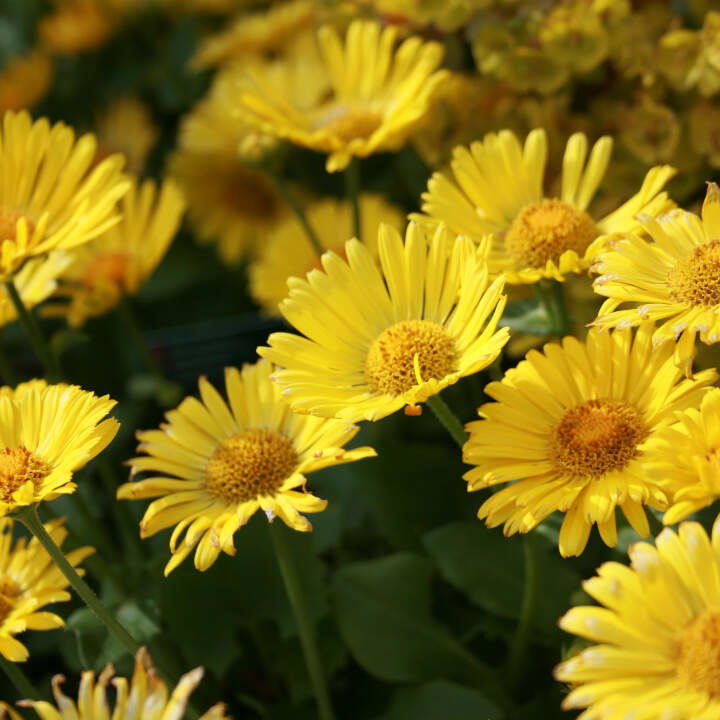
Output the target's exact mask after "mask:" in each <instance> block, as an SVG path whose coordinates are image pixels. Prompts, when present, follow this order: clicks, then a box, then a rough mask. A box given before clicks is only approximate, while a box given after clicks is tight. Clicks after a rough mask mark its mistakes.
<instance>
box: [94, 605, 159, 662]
mask: <svg viewBox="0 0 720 720" xmlns="http://www.w3.org/2000/svg"><path fill="white" fill-rule="evenodd" d="M115 616H116V618H117V620H118V622H119V623H120V624H121V625H122V626H123V627H124V628H125V629H126V630H127V631H128V632H129V633H130V634H131V635H132V636H133V638H135V640H137V642H138V643H140V645H147V644H149V642H150V641H151V640H152V639H153V638H154V637H155V636H156V635H157V634H158V633H159V632H160V628H159V626H158V625H157V623H156V622H155V621H154V620H153V619H152V618H151V617H150V616H149V615H148V614H147V613H146V612H144V611H143V610H141V609H140V607H139V606H138V605H137V604H136V603H134V602H126V603H123V604H122V605H121V606H120V608H119V609H118V611H117V613H116V615H115ZM126 653H127V650H126V649H125V647H124V645H122V644H121V643H120V641H119V640H118V639H117V638H116V637H115V636H114V635H108V636H107V638H106V640H105V642H104V643H103V646H102V649H101V650H100V655H99V657H98V658H97V660H96V664H97V665H98V666H100V667H102V666H104V665H105V664H107V663H109V662H116V661H117V660H118V659H119V658H121V657H122V656H123V655H125V654H126Z"/></svg>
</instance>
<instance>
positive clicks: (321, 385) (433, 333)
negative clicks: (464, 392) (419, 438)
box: [258, 223, 508, 422]
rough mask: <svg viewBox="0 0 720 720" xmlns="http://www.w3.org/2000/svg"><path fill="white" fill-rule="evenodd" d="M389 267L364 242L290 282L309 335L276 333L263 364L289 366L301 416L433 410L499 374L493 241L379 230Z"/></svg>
mask: <svg viewBox="0 0 720 720" xmlns="http://www.w3.org/2000/svg"><path fill="white" fill-rule="evenodd" d="M378 250H379V256H380V267H378V263H377V262H376V261H375V260H374V259H373V257H372V255H371V253H370V251H369V250H368V248H367V247H366V246H365V245H363V244H362V243H360V242H358V241H357V240H354V239H353V240H349V241H348V242H347V243H346V244H345V252H344V255H345V257H346V258H347V260H345V259H343V258H341V257H340V256H339V255H337V254H335V253H332V252H327V253H325V254H324V255H323V256H322V266H323V270H324V272H322V271H320V270H313V271H312V272H310V273H308V275H307V280H301V279H299V278H291V279H290V280H289V281H288V286H289V288H290V294H289V297H288V298H287V299H286V300H285V301H283V302H282V303H281V304H280V312H281V313H282V314H283V315H284V316H285V319H286V320H287V321H288V322H289V323H290V324H291V325H293V326H294V327H295V328H296V329H297V330H299V331H300V332H301V333H302V334H303V335H304V336H305V337H302V336H298V335H294V334H290V333H273V334H272V335H270V337H269V339H268V344H269V347H263V348H259V349H258V353H260V355H262V356H264V357H267V358H269V359H270V360H272V361H273V362H274V363H276V364H277V365H279V366H281V368H282V369H281V370H279V371H278V372H277V374H276V378H277V382H278V383H279V384H280V385H281V386H282V387H283V388H284V389H285V392H286V394H287V396H288V400H289V402H290V404H291V405H292V407H293V409H294V410H296V411H299V412H308V413H311V414H313V415H320V416H322V417H337V418H342V419H344V420H348V421H350V422H356V421H358V420H379V419H380V418H383V417H385V416H386V415H390V414H391V413H393V412H395V411H396V410H399V409H400V408H402V407H404V406H406V405H415V404H417V403H422V402H425V401H426V400H427V399H428V398H429V397H430V396H431V395H436V394H437V393H439V392H440V391H441V390H442V389H443V388H446V387H448V386H449V385H452V384H454V383H456V382H457V381H458V380H459V379H460V378H461V377H464V376H466V375H472V374H473V373H476V372H479V371H480V370H482V369H483V368H485V367H487V366H488V365H490V364H491V363H492V362H493V360H495V358H496V357H497V356H498V355H499V353H500V351H501V350H502V348H503V346H504V345H505V343H506V342H507V340H508V329H507V328H502V329H500V330H497V324H498V322H499V320H500V317H501V315H502V313H503V309H504V308H505V301H506V297H505V295H503V294H502V293H503V286H504V281H503V279H502V278H498V279H496V280H495V281H494V282H493V283H492V284H490V282H489V280H488V271H487V263H486V255H487V243H485V244H484V245H481V247H480V248H476V247H475V245H474V244H473V243H472V241H471V240H469V239H467V238H458V239H455V238H454V237H453V236H451V235H450V234H449V233H447V232H446V231H445V229H444V228H439V229H438V230H437V231H436V232H435V233H434V235H432V236H431V237H428V236H427V235H426V234H425V233H424V232H423V230H421V229H420V228H419V227H418V226H416V225H415V224H414V223H411V224H410V225H409V226H408V229H407V232H406V236H405V242H404V243H403V239H402V237H401V236H400V234H399V233H398V232H397V230H395V229H393V228H391V227H389V226H388V225H381V226H380V231H379V233H378Z"/></svg>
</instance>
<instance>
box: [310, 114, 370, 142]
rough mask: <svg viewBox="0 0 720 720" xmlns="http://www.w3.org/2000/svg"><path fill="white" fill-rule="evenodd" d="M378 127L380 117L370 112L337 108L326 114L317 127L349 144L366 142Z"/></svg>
mask: <svg viewBox="0 0 720 720" xmlns="http://www.w3.org/2000/svg"><path fill="white" fill-rule="evenodd" d="M380 125H382V116H381V115H379V114H378V113H376V112H374V111H372V110H363V109H361V108H357V109H354V110H353V109H349V108H344V107H338V108H333V109H332V111H330V112H328V113H327V114H326V115H325V116H324V117H323V118H322V119H321V121H320V122H319V123H318V125H317V127H318V128H321V129H323V130H327V131H328V132H329V133H331V134H332V135H335V136H337V137H338V138H340V140H342V142H344V143H349V142H351V141H352V140H366V139H367V138H369V137H370V136H371V135H372V134H373V133H374V132H375V131H376V130H377V129H378V128H379V127H380Z"/></svg>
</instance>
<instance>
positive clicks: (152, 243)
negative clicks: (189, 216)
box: [54, 180, 185, 327]
mask: <svg viewBox="0 0 720 720" xmlns="http://www.w3.org/2000/svg"><path fill="white" fill-rule="evenodd" d="M184 207H185V205H184V201H183V197H182V193H181V192H180V190H179V188H178V187H177V185H176V184H175V183H174V182H172V181H171V180H166V181H165V182H164V183H163V185H162V187H161V188H160V189H159V191H158V188H157V187H156V185H155V183H154V182H153V181H152V180H145V181H144V182H143V183H142V184H140V185H138V184H133V187H132V189H131V190H130V192H129V193H127V194H126V195H125V196H124V197H123V199H122V201H121V209H122V219H121V220H120V222H119V223H118V224H117V225H113V226H112V227H111V228H110V229H109V230H107V231H106V232H105V233H103V234H102V235H101V236H100V237H99V238H97V239H95V240H92V241H90V242H89V243H85V244H84V245H81V246H80V247H78V248H76V249H75V250H74V251H72V258H73V263H72V265H71V267H70V268H68V270H66V271H65V273H64V274H63V277H62V282H61V288H60V291H59V292H60V294H62V295H64V296H68V297H69V301H70V302H69V305H63V306H61V308H54V310H60V311H62V313H63V314H64V315H66V317H67V320H68V323H69V324H70V325H71V326H73V327H77V326H80V325H82V324H83V323H84V322H85V320H87V318H88V317H93V316H96V315H102V314H104V313H105V312H107V311H108V310H110V309H111V308H113V307H115V305H117V303H118V302H120V300H121V299H122V297H123V296H126V295H134V294H135V293H136V292H137V291H138V290H139V289H140V288H141V287H142V285H143V284H144V283H145V282H146V281H147V280H148V278H149V277H150V275H152V273H153V272H154V271H155V268H156V267H157V266H158V265H159V263H160V261H161V260H162V259H163V257H164V256H165V253H166V252H167V249H168V247H169V246H170V243H171V242H172V239H173V238H174V237H175V233H176V232H177V229H178V226H179V225H180V219H181V217H182V213H183V210H184Z"/></svg>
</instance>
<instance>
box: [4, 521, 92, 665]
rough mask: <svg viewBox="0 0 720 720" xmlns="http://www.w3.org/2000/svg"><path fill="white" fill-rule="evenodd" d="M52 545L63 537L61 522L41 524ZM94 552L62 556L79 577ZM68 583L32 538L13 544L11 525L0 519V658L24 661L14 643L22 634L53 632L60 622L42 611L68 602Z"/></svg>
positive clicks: (23, 654)
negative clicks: (89, 556)
mask: <svg viewBox="0 0 720 720" xmlns="http://www.w3.org/2000/svg"><path fill="white" fill-rule="evenodd" d="M45 530H46V531H47V533H48V534H49V535H50V537H51V538H52V539H53V541H54V542H55V544H56V545H58V546H61V545H62V544H63V542H64V541H65V538H66V537H67V534H68V532H67V530H66V528H65V525H64V520H62V519H56V520H52V521H51V522H49V523H46V524H45ZM93 552H94V550H93V548H91V547H81V548H78V549H77V550H72V551H70V552H68V553H66V554H65V558H66V559H67V561H68V562H69V563H70V564H71V565H72V566H73V567H74V568H75V569H76V570H77V572H78V573H79V574H80V575H82V574H83V570H82V569H81V568H79V567H78V565H79V564H80V563H81V562H82V561H83V560H84V559H85V558H86V557H87V556H88V555H91V554H92V553H93ZM67 586H68V581H67V580H66V578H65V576H64V575H63V574H62V572H60V570H59V569H58V567H57V566H56V565H55V563H54V562H53V561H52V560H51V559H50V556H49V555H48V554H47V552H46V551H45V550H44V549H43V547H42V545H40V543H39V542H38V540H37V539H36V538H30V540H29V541H28V540H27V539H26V538H19V539H18V540H16V541H15V542H13V521H12V519H10V518H8V517H4V518H0V655H2V656H3V657H4V658H6V659H7V660H10V661H12V662H24V661H25V660H27V659H28V657H29V655H30V654H29V653H28V650H27V648H26V647H25V646H24V645H23V644H22V643H21V642H20V641H19V640H18V639H17V635H19V634H20V633H23V632H25V631H26V630H53V629H55V628H59V627H62V626H63V625H64V624H65V623H64V622H63V619H62V618H61V617H60V616H58V615H56V614H55V613H52V612H46V611H43V609H42V608H43V607H44V606H45V605H49V604H50V603H56V602H61V601H66V600H70V593H69V592H67V590H66V588H67Z"/></svg>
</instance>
